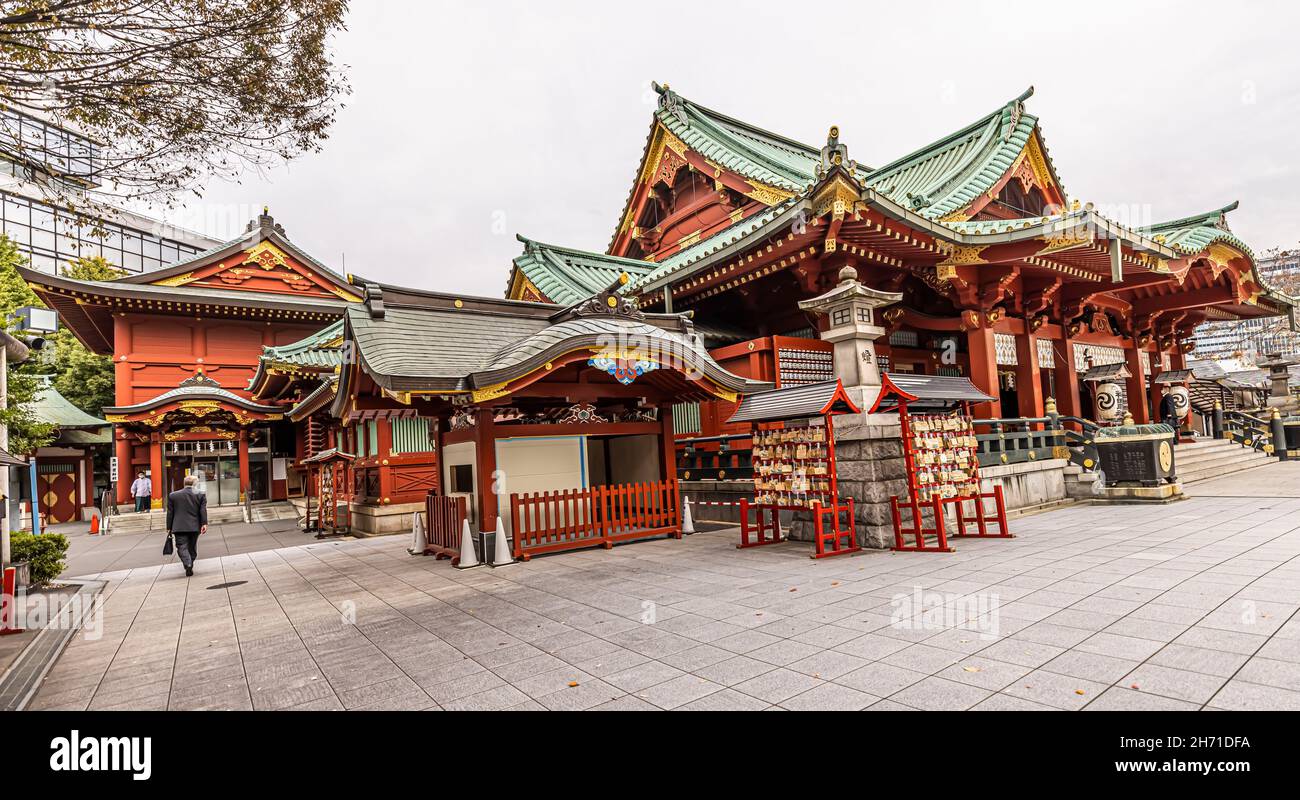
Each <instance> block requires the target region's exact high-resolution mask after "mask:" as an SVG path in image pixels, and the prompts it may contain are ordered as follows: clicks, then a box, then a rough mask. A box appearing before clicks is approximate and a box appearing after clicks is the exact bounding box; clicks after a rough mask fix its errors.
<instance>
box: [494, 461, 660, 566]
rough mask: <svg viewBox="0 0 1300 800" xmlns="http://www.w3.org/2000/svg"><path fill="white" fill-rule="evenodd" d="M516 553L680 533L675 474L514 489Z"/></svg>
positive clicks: (519, 555) (522, 555)
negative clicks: (647, 480) (635, 480)
mask: <svg viewBox="0 0 1300 800" xmlns="http://www.w3.org/2000/svg"><path fill="white" fill-rule="evenodd" d="M510 526H511V527H510V530H511V532H512V533H513V535H514V541H515V544H514V555H515V558H522V559H524V560H525V561H527V560H528V559H529V558H531V557H532V556H535V555H541V554H542V553H554V552H558V551H561V550H576V549H578V548H583V547H593V546H596V545H602V546H604V547H606V548H609V547H613V546H614V543H615V542H626V541H632V540H634V539H645V538H649V537H652V536H663V535H665V534H670V535H672V536H674V537H675V538H678V539H680V538H681V536H682V525H681V498H680V494H679V491H678V488H677V481H676V480H669V481H655V482H654V483H628V484H619V485H615V486H594V487H591V488H589V489H570V490H567V491H557V492H534V493H532V494H512V495H510Z"/></svg>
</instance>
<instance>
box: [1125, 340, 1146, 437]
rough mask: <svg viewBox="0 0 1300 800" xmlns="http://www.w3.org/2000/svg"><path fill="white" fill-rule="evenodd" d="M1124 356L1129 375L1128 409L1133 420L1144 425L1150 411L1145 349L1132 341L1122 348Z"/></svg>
mask: <svg viewBox="0 0 1300 800" xmlns="http://www.w3.org/2000/svg"><path fill="white" fill-rule="evenodd" d="M1124 357H1125V360H1126V362H1127V365H1128V371H1129V377H1128V386H1127V392H1126V394H1127V395H1128V410H1129V413H1130V414H1132V415H1133V421H1134V422H1136V423H1137V424H1138V425H1145V424H1147V423H1148V422H1150V421H1151V413H1150V411H1149V408H1148V406H1147V381H1146V376H1147V367H1148V364H1147V357H1146V351H1145V350H1139V349H1138V347H1137V344H1136V343H1134V344H1132V345H1130V346H1129V347H1128V348H1126V349H1125V350H1124Z"/></svg>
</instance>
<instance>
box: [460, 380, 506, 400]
mask: <svg viewBox="0 0 1300 800" xmlns="http://www.w3.org/2000/svg"><path fill="white" fill-rule="evenodd" d="M507 383H509V381H507V382H505V383H498V384H494V385H492V386H484V387H483V388H482V389H475V390H474V391H473V392H470V396H469V399H470V402H471V403H483V402H486V401H488V400H495V399H497V398H498V397H505V396H506V395H508V394H510V392H509V391H507V390H506V384H507Z"/></svg>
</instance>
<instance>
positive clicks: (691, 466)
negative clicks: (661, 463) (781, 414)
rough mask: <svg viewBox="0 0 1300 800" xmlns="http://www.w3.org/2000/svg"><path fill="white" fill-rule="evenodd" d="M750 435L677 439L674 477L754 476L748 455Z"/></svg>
mask: <svg viewBox="0 0 1300 800" xmlns="http://www.w3.org/2000/svg"><path fill="white" fill-rule="evenodd" d="M752 438H753V434H749V433H738V434H731V435H728V436H697V437H695V438H692V439H678V440H677V479H678V480H683V481H734V480H750V479H751V478H753V477H754V462H753V461H752V460H751V458H750V442H751V441H752Z"/></svg>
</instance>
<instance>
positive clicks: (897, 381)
mask: <svg viewBox="0 0 1300 800" xmlns="http://www.w3.org/2000/svg"><path fill="white" fill-rule="evenodd" d="M881 383H882V385H881V388H880V395H879V396H878V397H877V398H876V402H875V403H874V404H873V405H872V407H871V413H873V414H876V413H882V412H890V411H897V412H898V419H899V423H900V424H901V425H902V436H903V462H904V464H905V466H906V468H907V497H906V498H899V497H898V496H894V497H891V498H890V511H891V513H892V515H893V522H894V549H895V550H899V551H904V552H924V553H936V552H937V553H951V552H953V548H952V546H951V545H949V544H948V539H949V538H953V539H961V538H977V539H1010V538H1014V537H1013V535H1012V534H1011V532H1010V531H1009V530H1008V528H1007V509H1006V503H1005V502H1004V501H1003V498H1002V487H1001V486H994V487H993V491H992V492H982V491H980V482H979V460H978V457H977V455H976V452H977V443H976V441H975V431H974V428H973V427H972V426H971V416H970V407H971V404H972V403H987V402H991V401H993V400H994V399H995V398H993V397H990V396H989V395H987V394H985V393H984V392H981V391H980V390H979V389H978V388H977V387H976V386H975V384H973V383H971V382H970V380H969V379H968V378H962V377H954V376H944V375H896V374H893V373H886V374H885V375H884V377H883V379H882V381H881ZM934 434H938V435H937V436H935V435H934ZM922 445H925V446H924V447H923V446H922ZM943 466H947V467H952V469H947V470H944V469H935V467H943ZM986 500H988V501H992V503H993V511H992V512H991V513H990V511H989V510H988V508H987V504H986V503H985V501H986ZM967 503H970V504H971V505H972V506H973V508H972V509H971V511H970V512H967V510H966V504H967ZM948 506H952V508H953V511H954V516H955V517H956V523H957V524H956V528H955V530H954V532H953V533H952V534H949V533H948V529H947V520H946V508H947V507H948ZM904 510H907V511H909V512H910V513H911V521H910V523H908V524H907V525H904V524H903V511H904ZM926 512H929V514H930V517H931V520H932V525H931V526H930V527H926V525H925V514H926ZM968 524H973V525H974V526H975V531H976V532H974V533H971V532H969V531H968V529H967V527H966V526H967V525H968ZM994 525H996V526H997V531H996V532H993V530H992V526H994ZM909 540H910V541H909Z"/></svg>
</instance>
